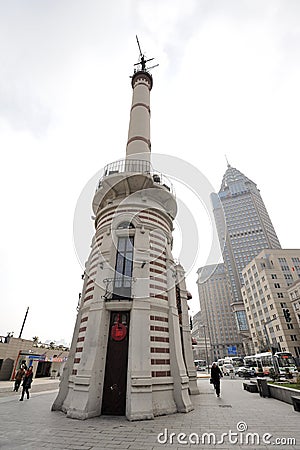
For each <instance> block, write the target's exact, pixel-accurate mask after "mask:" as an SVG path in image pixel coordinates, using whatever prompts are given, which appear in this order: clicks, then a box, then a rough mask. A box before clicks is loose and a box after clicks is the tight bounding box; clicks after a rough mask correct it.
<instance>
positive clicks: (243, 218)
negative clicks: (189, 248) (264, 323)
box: [211, 164, 281, 334]
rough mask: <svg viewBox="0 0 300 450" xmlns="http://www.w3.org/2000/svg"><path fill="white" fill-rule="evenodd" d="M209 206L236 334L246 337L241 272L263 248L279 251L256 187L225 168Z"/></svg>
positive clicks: (241, 175)
mask: <svg viewBox="0 0 300 450" xmlns="http://www.w3.org/2000/svg"><path fill="white" fill-rule="evenodd" d="M211 197H212V204H213V210H214V216H215V221H216V227H217V231H218V236H219V241H220V246H221V250H222V251H223V259H224V263H225V266H226V269H227V272H228V277H229V281H230V284H231V290H232V296H233V310H234V312H235V314H236V319H237V322H238V326H239V330H240V331H241V332H245V333H246V334H247V333H248V325H247V319H246V316H245V311H244V308H243V303H242V300H243V299H242V294H241V285H242V284H243V277H242V270H243V269H244V267H245V266H246V265H247V264H248V263H249V262H250V261H251V260H252V259H253V258H254V257H255V256H257V254H258V253H259V252H260V251H261V250H263V249H264V248H281V246H280V243H279V240H278V237H277V235H276V232H275V230H274V227H273V225H272V222H271V219H270V217H269V214H268V211H267V209H266V207H265V204H264V202H263V199H262V197H261V195H260V191H259V189H258V188H257V186H256V184H255V183H254V182H253V181H251V180H250V179H249V178H248V177H246V176H245V175H244V174H243V173H241V172H240V171H239V170H237V169H235V168H234V167H231V166H230V164H228V167H227V170H226V172H225V174H224V177H223V180H222V185H221V189H220V191H219V193H218V195H217V194H212V196H211Z"/></svg>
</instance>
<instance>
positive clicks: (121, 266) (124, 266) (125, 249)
mask: <svg viewBox="0 0 300 450" xmlns="http://www.w3.org/2000/svg"><path fill="white" fill-rule="evenodd" d="M133 243H134V237H133V236H120V237H119V238H118V249H117V258H116V268H115V278H114V297H115V298H123V297H124V298H126V297H131V284H132V266H133Z"/></svg>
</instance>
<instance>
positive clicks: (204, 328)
mask: <svg viewBox="0 0 300 450" xmlns="http://www.w3.org/2000/svg"><path fill="white" fill-rule="evenodd" d="M201 326H202V328H203V330H204V345H205V357H206V364H207V373H209V359H208V351H207V340H206V325H201Z"/></svg>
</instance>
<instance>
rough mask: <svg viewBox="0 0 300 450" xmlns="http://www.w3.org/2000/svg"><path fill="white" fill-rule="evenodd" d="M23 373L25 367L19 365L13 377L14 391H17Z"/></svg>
mask: <svg viewBox="0 0 300 450" xmlns="http://www.w3.org/2000/svg"><path fill="white" fill-rule="evenodd" d="M24 375H25V369H24V367H23V365H22V366H21V367H20V369H19V370H18V371H17V373H16V377H15V386H14V391H15V392H18V390H19V387H20V384H21V381H22V378H23V377H24Z"/></svg>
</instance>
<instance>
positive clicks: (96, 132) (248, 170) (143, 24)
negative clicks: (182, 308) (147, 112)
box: [0, 0, 300, 343]
mask: <svg viewBox="0 0 300 450" xmlns="http://www.w3.org/2000/svg"><path fill="white" fill-rule="evenodd" d="M136 34H138V36H139V39H140V42H141V46H142V49H143V51H144V52H145V54H146V56H147V57H155V58H156V59H155V62H157V63H159V67H157V68H155V69H154V70H153V77H154V87H153V90H152V92H151V110H152V118H151V139H152V150H153V152H156V153H161V154H166V155H169V156H170V157H171V156H175V157H178V158H183V159H184V160H185V161H187V162H188V163H190V164H191V165H192V166H194V167H195V168H197V169H198V170H199V171H200V172H201V173H202V174H203V176H205V177H206V178H207V180H209V182H210V183H211V185H212V186H213V187H214V189H215V190H218V189H219V187H220V184H221V180H222V176H223V174H224V172H225V170H226V160H225V157H224V155H225V154H226V155H227V157H228V160H229V162H230V164H231V165H232V166H234V167H236V168H237V169H239V170H240V171H242V172H243V173H245V175H247V176H248V177H249V178H250V179H252V180H253V181H254V182H256V183H257V185H258V187H259V189H260V190H261V194H262V197H263V200H264V202H265V204H266V207H267V209H268V211H269V214H270V217H271V220H272V222H273V224H274V227H275V230H276V232H277V234H278V237H279V239H280V242H281V245H282V247H283V248H300V242H299V241H300V239H299V224H298V219H299V211H298V210H299V207H298V205H299V139H300V138H299V121H300V117H299V116H300V106H299V105H300V82H299V80H300V62H299V55H300V2H299V1H297V0H282V1H278V0H264V1H261V0H249V1H245V0H235V1H233V0H232V1H230V0H219V1H214V0H184V1H183V0H159V1H158V0H139V1H137V0H136V1H134V0H119V1H116V0H115V1H110V2H104V1H101V0H86V1H84V2H83V1H79V0H59V1H58V0H49V1H47V0H44V1H40V0H35V1H33V0H27V1H24V0H19V1H17V0H10V1H9V2H7V1H4V0H2V1H0V49H1V51H0V59H1V60H0V143H1V155H2V158H1V161H2V163H1V177H0V189H1V243H0V255H1V256H0V264H1V274H2V277H1V284H0V293H1V312H0V335H6V333H7V332H8V331H14V335H15V336H16V337H17V336H18V334H19V331H20V328H21V325H22V321H23V317H24V315H25V312H26V308H27V306H29V307H30V310H29V314H28V319H27V322H26V325H25V328H24V332H23V337H25V338H28V339H31V338H32V337H33V336H36V335H37V336H39V338H40V339H41V340H42V341H46V340H55V341H57V342H58V341H61V340H64V341H65V342H66V343H70V341H71V337H72V333H73V327H74V322H75V317H76V306H77V301H78V293H79V292H80V291H81V287H82V280H81V274H82V271H83V270H82V267H81V265H80V262H79V261H78V259H77V256H76V252H75V249H74V244H73V219H74V212H75V208H76V204H77V201H78V198H80V195H81V193H82V190H83V189H84V188H85V186H86V184H87V183H89V180H91V178H93V177H94V176H95V173H96V172H97V171H99V170H101V168H103V167H104V166H105V165H106V164H107V163H109V162H112V161H115V160H117V159H120V158H122V157H124V156H125V148H126V140H127V131H128V123H129V110H130V104H131V95H132V89H131V85H130V78H129V76H130V75H131V74H132V68H133V64H134V63H135V62H137V60H138V49H137V45H136V41H135V35H136ZM96 179H97V177H96V178H95V180H96ZM179 179H180V177H179ZM94 187H95V186H93V189H94ZM180 192H181V191H180ZM182 192H183V191H182ZM188 197H189V194H188V193H187V195H186V197H185V195H184V194H181V196H179V201H180V202H181V203H182V204H184V203H185V201H186V202H187V203H188V200H187V199H188ZM87 202H88V203H89V202H91V199H90V201H89V199H88V198H87ZM88 208H89V204H88ZM88 208H87V214H86V216H87V217H86V218H84V219H82V220H83V221H84V220H86V225H84V226H83V228H82V229H83V234H84V236H83V237H82V239H83V248H84V247H86V256H87V255H88V251H89V242H90V235H89V231H84V230H88V229H90V230H92V221H91V219H90V215H91V212H90V210H89V209H88ZM194 209H195V210H197V211H195V218H194V222H195V223H198V224H199V225H200V224H201V223H202V219H201V218H200V219H199V218H198V216H197V214H199V211H200V210H201V208H198V207H195V208H194ZM189 210H191V211H192V210H193V207H191V206H189ZM205 221H207V218H205V217H204V218H203V223H205ZM199 230H200V231H199V235H200V241H201V242H202V241H203V242H204V244H203V246H202V244H201V245H200V253H199V258H198V260H197V261H196V263H195V265H194V267H193V268H189V270H190V275H189V277H188V288H189V290H190V291H191V292H192V293H193V297H194V298H193V301H192V305H191V310H192V311H193V312H196V311H197V310H198V309H199V306H198V300H197V289H196V284H195V282H196V270H197V268H198V267H199V266H200V265H202V264H205V262H206V257H207V248H206V244H205V242H206V240H207V239H206V233H207V235H209V233H210V231H209V229H208V230H207V231H205V230H204V229H202V228H201V227H199ZM90 233H92V231H90ZM85 242H86V244H85ZM175 248H176V252H177V251H178V250H177V247H176V246H175ZM202 250H203V251H202ZM175 256H176V257H177V256H178V255H175Z"/></svg>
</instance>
